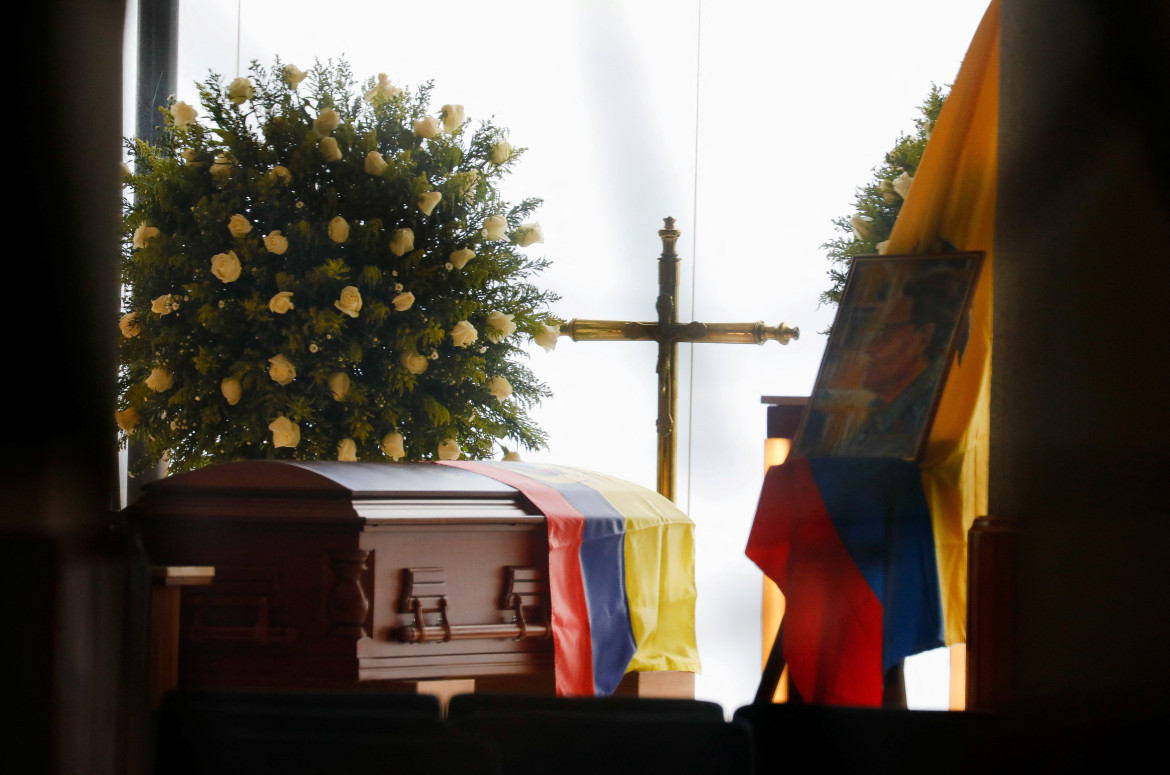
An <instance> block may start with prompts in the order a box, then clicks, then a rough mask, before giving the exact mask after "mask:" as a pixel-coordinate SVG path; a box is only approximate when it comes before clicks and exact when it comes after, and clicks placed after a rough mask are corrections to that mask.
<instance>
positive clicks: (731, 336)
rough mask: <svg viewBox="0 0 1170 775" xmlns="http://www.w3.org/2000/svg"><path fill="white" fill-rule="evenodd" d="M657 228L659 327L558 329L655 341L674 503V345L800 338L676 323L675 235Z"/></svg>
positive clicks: (665, 471) (576, 325) (783, 327)
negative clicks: (659, 247) (660, 243)
mask: <svg viewBox="0 0 1170 775" xmlns="http://www.w3.org/2000/svg"><path fill="white" fill-rule="evenodd" d="M664 220H665V224H666V228H663V229H659V230H658V236H659V237H661V238H662V255H661V256H660V257H659V258H658V303H657V304H656V305H655V307H656V308H657V310H658V322H657V323H636V322H632V321H622V320H581V319H579V318H573V319H572V320H570V321H569V322H568V323H564V324H562V325H561V336H567V337H569V338H570V339H572V340H573V341H574V342H617V341H623V340H629V341H637V340H646V339H652V340H654V341H656V342H658V366H657V368H656V369H655V370H656V371H657V372H658V492H659V493H661V494H662V495H664V496H666V497H667V498H670V499H671V500H674V458H675V451H676V448H677V445H676V440H675V435H674V424H675V422H674V421H675V414H676V411H677V408H678V372H677V368H676V365H677V363H678V343H679V342H721V343H727V344H763V343H764V342H766V341H768V340H769V339H774V340H776V341H777V342H779V343H780V344H788V342H789V341H790V340H792V339H799V338H800V329H799V328H794V327H792V326H790V325H788V324H787V323H781V324H780V325H778V326H772V327H769V326H765V325H764V324H763V323H699V322H697V321H695V322H691V323H679V322H678V264H679V258H678V254H677V253H675V252H674V246H675V243H676V242H678V235H679V232H678V230H677V229H675V228H674V218H666V219H664Z"/></svg>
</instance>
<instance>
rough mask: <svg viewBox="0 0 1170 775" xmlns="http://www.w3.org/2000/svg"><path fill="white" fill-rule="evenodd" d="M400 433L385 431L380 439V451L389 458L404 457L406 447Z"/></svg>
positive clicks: (397, 458)
mask: <svg viewBox="0 0 1170 775" xmlns="http://www.w3.org/2000/svg"><path fill="white" fill-rule="evenodd" d="M403 441H404V440H403V438H402V434H401V433H387V434H386V436H385V438H383V439H382V452H383V454H385V455H386V457H388V458H390V459H391V460H401V459H402V458H404V457H406V449H405V445H404V444H403Z"/></svg>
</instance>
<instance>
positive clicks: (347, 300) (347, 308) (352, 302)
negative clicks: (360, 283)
mask: <svg viewBox="0 0 1170 775" xmlns="http://www.w3.org/2000/svg"><path fill="white" fill-rule="evenodd" d="M333 306H334V307H337V308H338V309H339V310H341V311H342V312H344V313H345V314H346V315H349V316H350V317H351V318H356V317H357V316H358V312H359V311H361V308H362V294H361V291H359V290H358V289H357V286H354V285H347V286H345V287H344V288H342V289H341V298H339V299H338V300H337V301H335V302H333Z"/></svg>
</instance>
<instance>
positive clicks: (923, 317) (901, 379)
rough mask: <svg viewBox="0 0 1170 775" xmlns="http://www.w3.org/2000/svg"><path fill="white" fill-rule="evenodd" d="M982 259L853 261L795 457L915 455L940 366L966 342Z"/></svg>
mask: <svg viewBox="0 0 1170 775" xmlns="http://www.w3.org/2000/svg"><path fill="white" fill-rule="evenodd" d="M983 258H984V256H983V253H982V252H962V253H944V254H940V255H913V256H911V255H896V256H882V255H871V256H857V257H856V258H854V259H853V265H852V267H851V268H850V271H849V276H848V278H847V279H846V282H845V290H844V291H843V293H842V296H841V304H840V306H839V307H838V309H837V317H836V319H835V320H834V322H833V327H832V330H831V333H830V336H829V342H828V345H827V346H826V348H825V355H824V358H822V360H821V366H820V369H819V370H818V372H817V379H816V383H815V385H814V388H813V393H812V397H811V398H810V400H809V405H808V409H807V411H806V412H805V413H804V417H803V418H802V420H801V424H800V428H799V429H798V430H797V434H796V438H795V439H794V441H793V455H795V456H799V457H877V458H897V459H903V460H917V459H919V458H921V456H922V452H923V450H924V448H925V446H926V440H927V437H928V436H929V432H930V426H931V423H932V421H933V419H934V414H935V411H936V410H937V408H938V401H939V397H940V396H941V394H942V388H943V385H944V384H945V382H946V377H947V374H948V373H949V371H950V368H951V365H952V363H954V362H956V361H959V362H961V359H962V356H963V353H964V351H965V348H966V343H967V338H968V336H969V333H970V314H971V299H972V297H973V295H974V293H975V285H976V283H977V281H978V278H979V273H980V271H981V270H982V267H983Z"/></svg>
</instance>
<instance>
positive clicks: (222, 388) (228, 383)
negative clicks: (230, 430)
mask: <svg viewBox="0 0 1170 775" xmlns="http://www.w3.org/2000/svg"><path fill="white" fill-rule="evenodd" d="M219 392H220V393H223V397H224V398H225V399H227V402H228V404H229V405H230V406H235V405H236V404H238V403H239V402H240V396H241V395H243V393H244V389H243V388H242V387H240V381H239V380H238V379H232V378H231V377H228V378H227V379H225V380H224V381H223V382H220V383H219Z"/></svg>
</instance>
